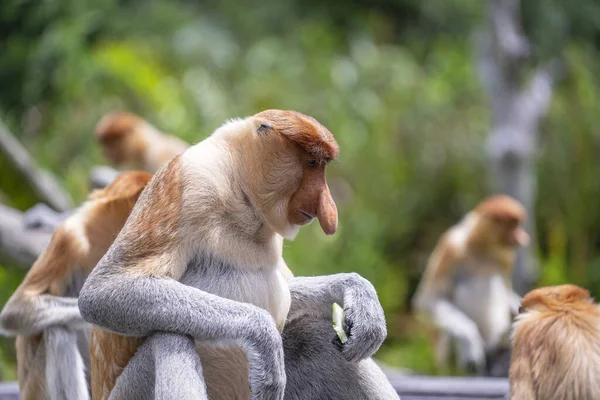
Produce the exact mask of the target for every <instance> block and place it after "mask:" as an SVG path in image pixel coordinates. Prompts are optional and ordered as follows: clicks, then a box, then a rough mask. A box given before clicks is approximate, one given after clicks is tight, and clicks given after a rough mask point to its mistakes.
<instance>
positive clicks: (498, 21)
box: [476, 0, 561, 294]
mask: <svg viewBox="0 0 600 400" xmlns="http://www.w3.org/2000/svg"><path fill="white" fill-rule="evenodd" d="M487 21H488V27H487V30H486V31H485V32H481V33H479V34H478V35H477V44H476V45H477V48H476V50H477V67H478V70H479V77H480V79H481V82H482V84H483V86H484V88H485V89H486V91H487V94H488V97H489V99H490V103H491V106H492V127H491V130H490V134H489V136H488V140H487V152H488V157H489V159H490V165H491V171H490V172H491V178H492V179H491V180H492V187H493V190H494V191H495V192H500V193H506V194H509V195H511V196H513V197H515V198H517V199H518V200H520V201H521V202H522V203H523V205H524V206H525V208H526V209H527V214H528V216H529V218H528V220H527V223H526V229H527V231H528V232H529V234H530V235H531V237H532V239H533V241H535V225H534V218H535V209H534V204H535V193H536V179H535V176H536V174H535V163H534V158H535V153H536V151H537V146H538V144H537V141H538V129H539V124H540V121H541V119H542V118H543V117H544V116H545V114H546V112H547V111H548V107H549V105H550V101H551V99H552V87H553V84H554V82H555V80H556V78H557V76H558V75H559V74H560V72H561V66H560V63H559V62H558V61H553V62H551V63H549V64H548V65H546V66H543V67H539V68H538V69H537V70H535V71H534V73H533V75H532V78H531V79H530V80H529V82H528V83H527V84H523V83H522V79H521V78H522V76H524V75H525V74H523V70H524V68H525V62H524V61H525V58H526V57H527V56H529V55H530V53H531V50H530V45H529V42H528V40H527V38H526V37H525V35H524V34H523V29H522V28H521V23H520V2H519V0H488V18H487ZM536 279H537V262H536V260H535V259H534V257H533V253H532V252H531V250H526V249H521V250H520V251H519V254H518V257H517V262H516V264H515V269H514V274H513V285H514V287H515V290H516V291H517V292H518V293H520V294H524V293H525V292H527V291H528V290H530V289H531V287H532V286H533V284H534V282H535V280H536Z"/></svg>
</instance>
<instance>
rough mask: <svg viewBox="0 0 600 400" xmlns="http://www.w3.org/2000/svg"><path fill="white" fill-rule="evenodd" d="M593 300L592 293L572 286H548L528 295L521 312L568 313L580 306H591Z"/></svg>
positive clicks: (524, 299)
mask: <svg viewBox="0 0 600 400" xmlns="http://www.w3.org/2000/svg"><path fill="white" fill-rule="evenodd" d="M591 304H593V299H592V298H591V297H590V292H589V291H587V290H585V289H583V288H580V287H579V286H575V285H572V284H565V285H558V286H548V287H542V288H538V289H534V290H532V291H531V292H529V293H527V294H526V295H525V297H523V300H522V301H521V310H519V312H525V311H526V310H529V309H536V310H540V311H541V310H548V311H566V312H568V311H569V310H572V309H574V308H577V306H578V305H591Z"/></svg>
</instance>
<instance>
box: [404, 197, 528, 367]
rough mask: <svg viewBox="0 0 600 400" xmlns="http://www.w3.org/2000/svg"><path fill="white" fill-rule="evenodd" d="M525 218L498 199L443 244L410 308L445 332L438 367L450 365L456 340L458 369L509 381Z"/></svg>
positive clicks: (520, 208)
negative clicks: (515, 279) (515, 273)
mask: <svg viewBox="0 0 600 400" xmlns="http://www.w3.org/2000/svg"><path fill="white" fill-rule="evenodd" d="M525 218H526V212H525V209H524V207H523V206H522V205H521V204H520V203H519V202H518V201H517V200H515V199H513V198H511V197H509V196H505V195H495V196H491V197H489V198H487V199H485V200H484V201H482V202H481V203H480V204H479V205H477V207H476V208H475V209H474V210H473V211H471V212H469V213H468V214H467V215H466V216H465V217H464V218H463V219H462V220H461V221H460V222H459V223H458V224H457V225H455V226H453V227H451V228H450V229H449V230H448V231H446V232H445V233H444V234H443V235H442V237H441V238H440V240H439V242H438V243H437V246H436V248H435V249H434V251H433V253H432V254H431V256H430V258H429V261H428V264H427V267H426V270H425V273H424V275H423V277H422V279H421V282H420V283H419V286H418V287H417V291H416V293H415V295H414V297H413V302H412V304H413V308H414V309H415V310H417V311H418V312H420V313H422V314H425V315H426V316H428V317H429V318H430V319H431V320H432V322H433V323H434V324H435V325H436V326H437V327H438V328H439V329H440V330H441V332H440V334H441V335H440V337H439V338H438V342H437V343H436V347H437V349H436V350H437V352H438V354H437V356H438V361H440V362H446V363H447V362H448V355H449V353H450V350H451V346H450V345H451V343H452V342H453V340H454V341H456V344H457V345H458V346H457V351H458V354H457V356H458V360H457V361H458V363H459V367H461V368H463V369H466V370H469V371H471V372H476V373H477V374H479V375H493V376H507V374H508V365H509V363H508V359H509V347H510V344H509V331H510V327H511V323H512V317H513V316H514V315H516V314H517V312H518V308H519V302H520V296H519V295H518V294H517V293H515V292H514V291H513V290H512V285H511V272H512V268H513V264H514V262H515V258H516V251H517V247H518V246H527V245H528V244H529V235H528V234H527V233H526V232H525V230H524V229H523V227H522V225H523V223H524V221H525ZM502 359H503V360H504V361H503V362H502ZM496 364H498V365H496ZM500 364H502V365H500Z"/></svg>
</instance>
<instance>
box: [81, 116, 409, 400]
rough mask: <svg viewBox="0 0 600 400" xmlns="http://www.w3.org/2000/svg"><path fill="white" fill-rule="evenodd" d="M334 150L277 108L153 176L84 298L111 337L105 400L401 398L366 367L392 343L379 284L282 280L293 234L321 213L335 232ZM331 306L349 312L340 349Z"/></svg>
mask: <svg viewBox="0 0 600 400" xmlns="http://www.w3.org/2000/svg"><path fill="white" fill-rule="evenodd" d="M337 155H338V146H337V143H336V142H335V140H334V138H333V135H332V134H331V133H330V132H329V131H328V130H327V129H326V128H325V127H324V126H323V125H321V124H320V123H319V122H318V121H316V120H315V119H313V118H311V117H309V116H306V115H304V114H301V113H298V112H294V111H281V110H268V111H263V112H261V113H259V114H256V115H254V116H251V117H248V118H245V119H236V120H232V121H230V122H228V123H226V124H225V125H223V126H222V127H220V128H219V129H217V130H216V131H215V132H213V134H212V135H211V136H210V137H208V138H207V139H205V140H204V141H202V142H200V143H198V144H196V145H194V146H192V147H191V148H190V149H188V150H187V151H186V152H184V153H183V154H182V155H180V156H177V157H175V158H174V159H173V160H171V161H170V162H169V163H168V164H167V165H166V166H165V167H163V168H162V169H160V170H159V171H158V172H157V173H156V174H155V175H154V177H153V178H152V181H151V182H150V184H149V185H148V187H147V188H146V190H145V191H144V193H143V194H142V196H141V197H140V199H139V201H138V203H137V204H136V206H135V208H134V210H133V212H132V213H131V217H130V218H129V220H128V221H127V223H126V224H125V227H124V228H123V230H122V231H121V233H120V234H119V236H118V237H117V239H116V240H115V242H114V243H113V245H112V246H111V248H110V249H109V251H108V252H107V253H106V255H105V256H104V257H103V258H102V260H101V261H100V262H99V263H98V266H97V267H96V268H95V270H94V271H93V272H92V274H91V275H90V277H89V278H88V280H87V281H86V283H85V285H84V287H83V289H82V292H81V295H80V297H79V306H80V309H81V313H82V316H83V318H84V319H85V320H86V321H88V322H91V323H93V324H95V325H98V326H99V327H101V328H103V329H106V330H101V329H97V328H96V327H94V331H93V334H92V345H91V349H92V392H93V397H94V399H106V398H108V397H109V396H110V398H111V399H127V398H144V399H145V398H160V399H188V398H190V399H192V398H195V399H202V398H207V396H210V398H213V399H238V398H239V399H243V398H251V399H281V398H283V395H284V390H285V391H286V393H288V398H332V399H335V398H340V399H342V398H355V399H361V398H364V399H367V398H369V399H395V398H397V395H396V394H395V392H393V388H391V385H390V384H389V382H388V381H387V380H386V378H385V376H384V375H383V373H382V372H381V370H379V369H378V367H377V366H376V365H375V363H374V362H373V361H372V360H371V359H370V358H369V357H370V356H371V355H372V354H373V353H374V352H375V351H376V350H377V349H378V348H379V346H380V345H381V343H382V342H383V340H384V338H385V336H386V328H385V319H384V314H383V310H382V308H381V305H380V304H379V302H378V299H377V294H376V292H375V290H374V288H373V287H372V285H371V284H370V283H369V282H367V281H366V280H364V279H363V278H360V277H359V276H358V275H356V274H338V275H332V276H328V277H309V278H293V279H291V280H290V281H289V286H288V282H286V279H285V277H284V273H285V274H288V278H289V270H287V267H286V265H285V262H284V261H283V258H282V245H283V239H284V238H287V239H293V238H294V237H295V236H296V234H297V233H298V230H299V228H300V226H302V225H305V224H307V223H309V222H311V221H312V220H313V219H314V218H316V219H317V220H318V221H319V224H320V226H321V228H322V229H323V231H324V232H325V233H326V234H333V233H334V232H335V231H336V229H337V223H338V222H337V209H336V205H335V203H334V201H333V199H332V197H331V195H330V192H329V189H328V187H327V183H326V180H325V166H326V165H327V163H328V162H329V161H330V160H332V159H335V158H336V157H337ZM333 302H339V304H343V307H344V310H345V313H346V321H345V322H346V327H347V329H348V330H349V340H348V341H347V342H346V343H345V344H344V345H341V346H336V345H335V344H334V343H332V340H333V338H334V337H335V334H334V331H333V329H332V327H331V305H332V303H333ZM286 322H287V325H286ZM284 325H286V329H287V327H289V331H288V330H286V331H284V335H283V336H284V337H285V338H286V339H285V342H283V341H282V335H281V330H282V329H283V328H284ZM284 347H285V351H286V356H285V364H284ZM307 351H308V352H309V353H306V352H307ZM134 354H135V355H134ZM286 372H287V377H288V385H287V386H286ZM306 380H311V381H310V383H308V384H307V382H306ZM290 383H291V384H290ZM302 385H303V386H304V387H305V388H304V390H305V392H304V393H302V389H303V388H302V387H301V386H302ZM307 386H309V387H307ZM310 386H312V388H311V387H310ZM312 390H315V391H317V393H315V394H314V396H313V395H311V394H310V393H311V392H310V391H312ZM350 391H351V392H350ZM306 393H308V397H307V395H306ZM315 396H316V397H315ZM348 396H350V397H348Z"/></svg>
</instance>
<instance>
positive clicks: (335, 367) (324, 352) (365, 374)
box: [283, 316, 399, 400]
mask: <svg viewBox="0 0 600 400" xmlns="http://www.w3.org/2000/svg"><path fill="white" fill-rule="evenodd" d="M365 322H366V321H365ZM283 335H284V341H283V346H284V351H285V372H286V376H287V386H286V390H285V399H286V400H311V399H314V400H327V399H328V400H345V399H352V400H391V399H399V397H398V394H397V393H396V391H395V390H394V388H393V387H392V385H391V384H390V382H389V381H388V379H387V377H386V376H385V374H384V373H383V371H381V369H380V368H379V366H378V365H377V364H375V362H374V361H373V359H371V358H364V359H361V360H360V361H348V360H347V359H346V357H345V354H344V353H343V352H340V351H339V350H338V349H337V348H336V346H334V345H333V344H332V340H333V339H334V337H335V333H334V332H333V329H332V327H331V321H330V320H325V319H319V318H314V317H308V316H305V317H301V318H299V319H296V320H294V321H292V322H290V323H288V324H287V325H286V327H285V329H284V331H283ZM363 340H364V341H365V342H368V338H363ZM348 343H349V342H348Z"/></svg>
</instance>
